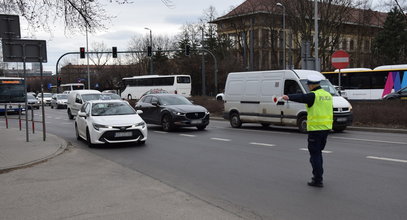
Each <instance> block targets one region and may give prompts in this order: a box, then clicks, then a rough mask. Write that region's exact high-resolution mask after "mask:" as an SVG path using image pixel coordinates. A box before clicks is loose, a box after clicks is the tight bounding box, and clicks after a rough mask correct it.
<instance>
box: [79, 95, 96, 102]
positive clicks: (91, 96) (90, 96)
mask: <svg viewBox="0 0 407 220" xmlns="http://www.w3.org/2000/svg"><path fill="white" fill-rule="evenodd" d="M82 99H83V101H85V102H86V101H90V100H99V99H100V94H83V95H82Z"/></svg>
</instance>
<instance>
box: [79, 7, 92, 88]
mask: <svg viewBox="0 0 407 220" xmlns="http://www.w3.org/2000/svg"><path fill="white" fill-rule="evenodd" d="M93 1H94V0H89V2H93ZM86 5H87V3H86V2H85V13H86V14H87V11H88V10H87V7H86ZM81 15H82V17H83V20H85V31H86V66H87V67H86V68H87V73H88V89H90V71H89V41H88V26H89V22H88V20H87V19H86V18H85V16H84V15H83V14H81Z"/></svg>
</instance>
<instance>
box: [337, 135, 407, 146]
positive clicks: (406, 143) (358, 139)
mask: <svg viewBox="0 0 407 220" xmlns="http://www.w3.org/2000/svg"><path fill="white" fill-rule="evenodd" d="M331 138H335V139H345V140H354V141H368V142H378V143H386V144H405V145H407V142H395V141H381V140H369V139H360V138H346V137H331Z"/></svg>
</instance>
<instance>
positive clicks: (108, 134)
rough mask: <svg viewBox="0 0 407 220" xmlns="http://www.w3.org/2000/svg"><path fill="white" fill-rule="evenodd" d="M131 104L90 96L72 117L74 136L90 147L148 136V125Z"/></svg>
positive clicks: (132, 140)
mask: <svg viewBox="0 0 407 220" xmlns="http://www.w3.org/2000/svg"><path fill="white" fill-rule="evenodd" d="M141 113H142V111H140V110H139V111H136V110H134V108H133V107H131V106H130V104H129V103H128V102H126V101H123V100H92V101H88V102H86V103H85V104H83V105H82V108H81V109H80V111H79V112H78V117H76V119H75V132H76V138H77V139H78V140H79V139H84V140H86V141H87V142H88V145H89V147H93V146H94V145H95V144H107V143H124V142H138V143H140V144H144V143H145V141H146V140H147V125H146V123H145V122H144V121H143V119H141V117H140V116H139V114H141Z"/></svg>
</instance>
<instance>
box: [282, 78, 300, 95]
mask: <svg viewBox="0 0 407 220" xmlns="http://www.w3.org/2000/svg"><path fill="white" fill-rule="evenodd" d="M296 93H303V92H302V90H301V87H300V85H298V83H297V82H296V81H295V80H286V81H285V82H284V94H296Z"/></svg>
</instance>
